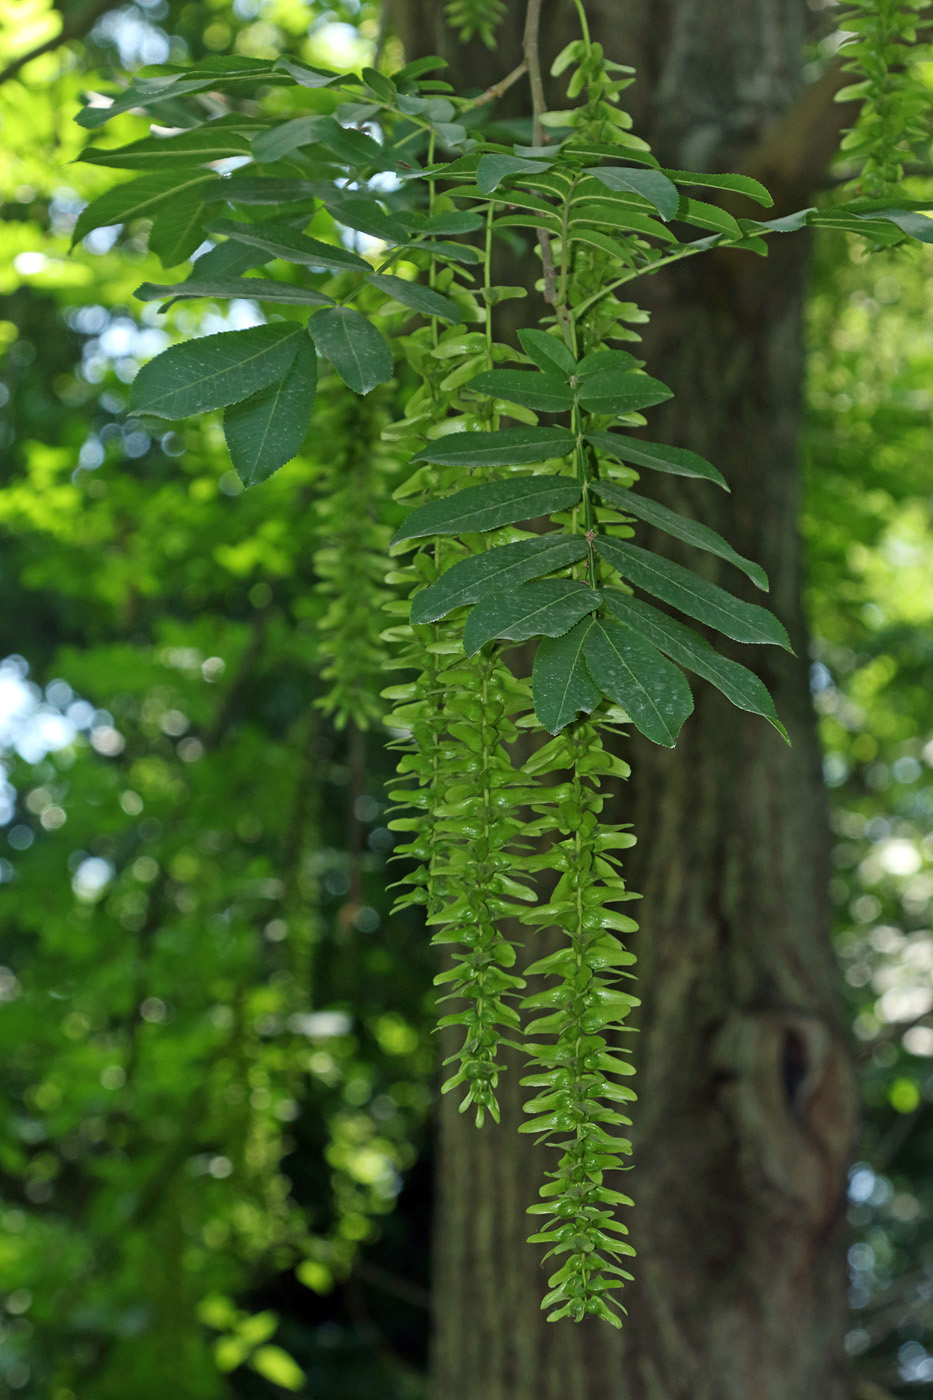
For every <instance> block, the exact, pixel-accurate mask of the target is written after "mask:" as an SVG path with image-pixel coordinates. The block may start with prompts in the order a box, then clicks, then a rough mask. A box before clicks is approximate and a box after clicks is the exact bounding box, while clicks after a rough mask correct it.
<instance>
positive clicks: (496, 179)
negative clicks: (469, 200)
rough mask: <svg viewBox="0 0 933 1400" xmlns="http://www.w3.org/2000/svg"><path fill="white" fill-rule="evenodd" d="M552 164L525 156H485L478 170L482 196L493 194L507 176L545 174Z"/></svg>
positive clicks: (477, 174)
mask: <svg viewBox="0 0 933 1400" xmlns="http://www.w3.org/2000/svg"><path fill="white" fill-rule="evenodd" d="M550 163H551V162H544V161H540V160H528V159H527V158H526V157H525V156H500V155H487V156H483V158H482V160H481V161H480V163H479V165H478V166H477V168H476V184H477V186H478V188H479V190H480V192H481V193H482V194H492V192H493V190H495V189H498V188H499V186H500V185H501V183H502V181H503V180H504V179H506V178H507V176H509V175H531V174H535V173H539V174H543V172H544V171H545V170H547V168H548V165H549V164H550Z"/></svg>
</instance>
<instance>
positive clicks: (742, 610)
mask: <svg viewBox="0 0 933 1400" xmlns="http://www.w3.org/2000/svg"><path fill="white" fill-rule="evenodd" d="M597 545H598V549H599V553H600V554H601V555H602V556H603V558H605V559H608V560H609V563H610V564H612V565H613V566H614V567H615V568H616V569H618V571H619V573H620V574H621V575H622V577H623V578H624V579H627V580H628V581H629V582H630V583H633V584H634V585H635V586H636V588H643V589H644V590H645V592H646V593H652V594H653V595H654V596H655V597H656V598H661V599H663V601H664V602H665V603H670V604H671V606H672V607H675V608H677V609H678V610H679V611H680V612H684V613H686V614H687V616H688V617H695V618H696V620H697V622H705V623H706V625H707V626H708V627H714V628H715V629H716V631H717V632H724V633H725V635H726V636H727V637H732V639H733V640H734V641H736V642H760V643H771V644H772V645H774V646H779V647H784V648H785V649H786V650H787V651H791V650H792V648H791V645H790V641H789V640H788V637H787V633H786V632H785V631H784V628H783V627H782V626H781V624H780V623H779V622H778V620H777V618H776V617H774V616H772V614H771V613H769V612H768V611H767V610H766V609H765V608H760V607H758V605H757V604H756V603H743V602H742V601H741V599H739V598H733V596H732V594H731V593H727V592H726V590H725V589H724V588H719V587H718V586H717V585H716V584H715V583H710V582H709V580H708V579H705V578H701V577H700V576H699V574H695V573H693V572H692V571H691V570H690V569H684V568H683V567H682V566H681V565H680V564H674V563H672V562H671V560H670V559H662V558H660V557H659V556H658V555H656V554H651V553H650V552H649V551H648V550H647V549H639V548H637V547H636V546H635V545H630V544H620V542H619V541H618V540H613V539H610V538H609V537H608V536H607V535H600V536H599V537H598V539H597Z"/></svg>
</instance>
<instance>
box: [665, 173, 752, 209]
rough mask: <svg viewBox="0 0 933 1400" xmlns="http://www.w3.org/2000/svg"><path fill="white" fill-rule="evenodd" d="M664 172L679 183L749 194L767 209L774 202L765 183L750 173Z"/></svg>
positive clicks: (750, 197)
mask: <svg viewBox="0 0 933 1400" xmlns="http://www.w3.org/2000/svg"><path fill="white" fill-rule="evenodd" d="M664 174H665V175H666V176H667V177H668V178H669V179H671V180H673V181H674V182H675V184H678V185H700V186H705V187H706V188H707V189H713V190H732V191H733V192H734V193H735V194H744V195H748V197H749V199H754V200H755V202H756V203H757V204H763V205H764V206H765V208H766V209H768V208H770V207H771V205H772V204H773V203H774V200H773V199H772V198H771V196H770V194H769V193H768V191H767V190H766V189H765V187H764V185H761V184H759V183H758V181H757V180H753V179H752V178H751V176H750V175H708V174H706V173H705V172H700V171H696V170H666V169H665V171H664Z"/></svg>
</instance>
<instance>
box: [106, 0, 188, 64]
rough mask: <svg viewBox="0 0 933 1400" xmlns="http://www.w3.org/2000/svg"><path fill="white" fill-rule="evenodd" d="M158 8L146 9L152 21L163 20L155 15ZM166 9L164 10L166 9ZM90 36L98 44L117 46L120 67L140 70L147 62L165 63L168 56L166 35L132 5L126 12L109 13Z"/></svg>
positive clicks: (151, 6) (157, 6) (169, 52)
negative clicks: (154, 19) (99, 42)
mask: <svg viewBox="0 0 933 1400" xmlns="http://www.w3.org/2000/svg"><path fill="white" fill-rule="evenodd" d="M160 8H161V6H160V5H159V3H158V0H156V3H155V4H150V5H147V6H146V10H147V11H148V13H149V14H150V15H152V17H153V18H162V17H163V14H164V11H163V13H162V14H160V13H158V11H159V10H160ZM167 8H168V7H167V6H166V7H165V10H167ZM92 37H93V38H94V39H96V40H98V41H103V42H108V41H109V42H110V43H111V44H114V45H116V48H117V51H118V52H119V55H120V64H121V66H122V67H123V68H142V67H145V66H146V65H147V64H150V63H167V62H168V60H169V58H170V56H171V51H172V50H171V45H170V43H169V40H168V36H167V35H166V34H164V33H163V32H162V30H161V29H157V28H156V26H155V25H154V24H152V23H151V22H150V20H149V19H148V18H147V17H146V15H145V14H144V13H143V11H142V10H141V9H139V8H137V6H135V5H133V6H131V7H127V8H125V9H119V10H110V11H109V12H108V13H107V14H105V15H103V16H102V17H101V19H99V20H98V22H97V24H96V25H95V26H94V30H93V35H92Z"/></svg>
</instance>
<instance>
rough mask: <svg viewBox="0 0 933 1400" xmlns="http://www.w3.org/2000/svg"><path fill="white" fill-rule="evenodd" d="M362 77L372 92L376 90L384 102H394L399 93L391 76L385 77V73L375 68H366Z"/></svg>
mask: <svg viewBox="0 0 933 1400" xmlns="http://www.w3.org/2000/svg"><path fill="white" fill-rule="evenodd" d="M361 77H362V79H363V82H364V83H365V84H366V86H367V87H368V88H369V90H370V92H374V93H375V94H376V96H377V97H378V98H380V99H381V100H382V101H383V102H394V101H395V100H396V97H397V96H398V94H397V92H396V90H395V84H394V83H393V82H392V79H391V78H387V77H385V75H384V74H382V73H379V72H377V71H376V69H375V68H364V69H363V71H362V74H361Z"/></svg>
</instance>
